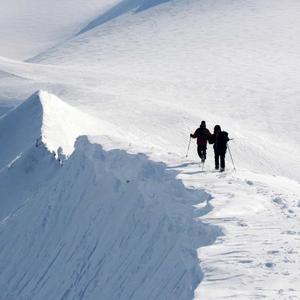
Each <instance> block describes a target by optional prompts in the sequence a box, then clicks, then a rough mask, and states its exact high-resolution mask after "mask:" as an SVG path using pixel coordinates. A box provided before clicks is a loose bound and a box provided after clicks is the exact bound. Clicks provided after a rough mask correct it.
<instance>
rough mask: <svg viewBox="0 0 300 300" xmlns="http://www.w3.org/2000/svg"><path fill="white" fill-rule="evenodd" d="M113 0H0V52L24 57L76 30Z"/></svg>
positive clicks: (59, 40) (66, 36)
mask: <svg viewBox="0 0 300 300" xmlns="http://www.w3.org/2000/svg"><path fill="white" fill-rule="evenodd" d="M114 3H115V1H113V0H101V1H96V0H89V1H88V2H87V1H84V0H60V1H59V0H53V1H45V0H42V1H39V0H1V3H0V40H1V44H0V55H4V56H8V57H13V58H19V59H27V58H30V57H32V56H34V55H36V54H38V53H39V52H41V51H45V50H46V49H48V48H51V47H53V46H55V45H57V44H58V43H61V42H62V41H64V40H65V39H67V38H70V37H72V36H73V35H74V34H76V32H78V31H79V30H80V28H82V26H84V24H85V23H87V22H88V20H89V19H91V18H93V17H95V16H96V15H97V14H99V13H101V12H103V11H106V10H107V9H109V8H110V7H111V6H113V5H114Z"/></svg>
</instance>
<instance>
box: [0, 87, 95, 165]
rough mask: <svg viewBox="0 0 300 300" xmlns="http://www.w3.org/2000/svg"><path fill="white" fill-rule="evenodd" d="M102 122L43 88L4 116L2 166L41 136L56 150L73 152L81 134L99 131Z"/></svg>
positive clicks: (0, 135)
mask: <svg viewBox="0 0 300 300" xmlns="http://www.w3.org/2000/svg"><path fill="white" fill-rule="evenodd" d="M99 124H100V123H99V122H97V121H96V120H95V119H94V118H92V117H90V116H87V115H86V114H84V113H82V112H80V111H78V110H76V109H75V108H73V107H72V106H70V105H69V104H66V103H64V102H63V101H62V100H60V99H59V98H58V97H56V96H55V95H52V94H49V93H48V92H45V91H39V92H36V93H34V94H33V95H32V96H31V97H29V98H28V99H27V100H26V101H25V102H24V103H22V104H21V105H20V106H18V107H17V108H15V109H14V110H12V111H9V112H8V113H7V114H6V115H4V116H2V118H0V144H1V145H5V147H1V149H0V169H1V168H2V167H4V166H5V165H8V164H9V163H10V162H11V161H12V160H14V159H15V158H16V157H17V156H18V155H21V154H22V152H24V151H27V150H28V149H29V148H31V147H32V146H33V145H34V144H35V143H36V142H37V140H38V139H39V140H40V142H43V143H44V144H45V145H46V147H47V148H48V149H49V150H50V151H51V152H52V151H54V152H57V150H58V149H59V148H62V149H61V150H63V152H64V154H65V155H70V154H71V153H72V151H73V149H74V142H75V140H76V138H77V137H78V136H79V135H82V134H93V133H95V132H97V133H99V130H100V129H99Z"/></svg>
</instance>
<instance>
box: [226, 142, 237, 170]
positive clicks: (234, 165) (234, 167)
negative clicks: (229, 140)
mask: <svg viewBox="0 0 300 300" xmlns="http://www.w3.org/2000/svg"><path fill="white" fill-rule="evenodd" d="M228 151H229V154H230V158H231V162H232V165H233V170H234V171H236V168H235V165H234V162H233V158H232V154H231V151H230V147H229V144H228Z"/></svg>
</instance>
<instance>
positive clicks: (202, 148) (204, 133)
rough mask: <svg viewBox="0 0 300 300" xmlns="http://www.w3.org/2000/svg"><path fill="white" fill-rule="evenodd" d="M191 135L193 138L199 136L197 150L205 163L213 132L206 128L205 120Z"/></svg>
mask: <svg viewBox="0 0 300 300" xmlns="http://www.w3.org/2000/svg"><path fill="white" fill-rule="evenodd" d="M190 136H191V138H193V139H195V138H197V145H198V146H197V152H198V155H199V157H200V158H201V162H202V163H204V162H205V159H206V149H207V141H208V140H209V138H210V137H211V133H210V132H209V130H208V129H207V128H206V123H205V121H202V122H201V125H200V127H199V128H197V129H196V131H195V133H194V134H192V133H191V134H190Z"/></svg>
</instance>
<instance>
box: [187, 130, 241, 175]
mask: <svg viewBox="0 0 300 300" xmlns="http://www.w3.org/2000/svg"><path fill="white" fill-rule="evenodd" d="M191 140H192V137H191V136H190V139H189V145H188V148H187V151H186V156H185V157H188V156H189V151H190V145H191ZM231 140H233V139H231ZM227 147H228V152H229V155H230V158H231V162H232V165H233V170H234V171H235V172H236V168H235V164H234V161H233V157H232V153H231V150H230V147H229V144H227Z"/></svg>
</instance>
